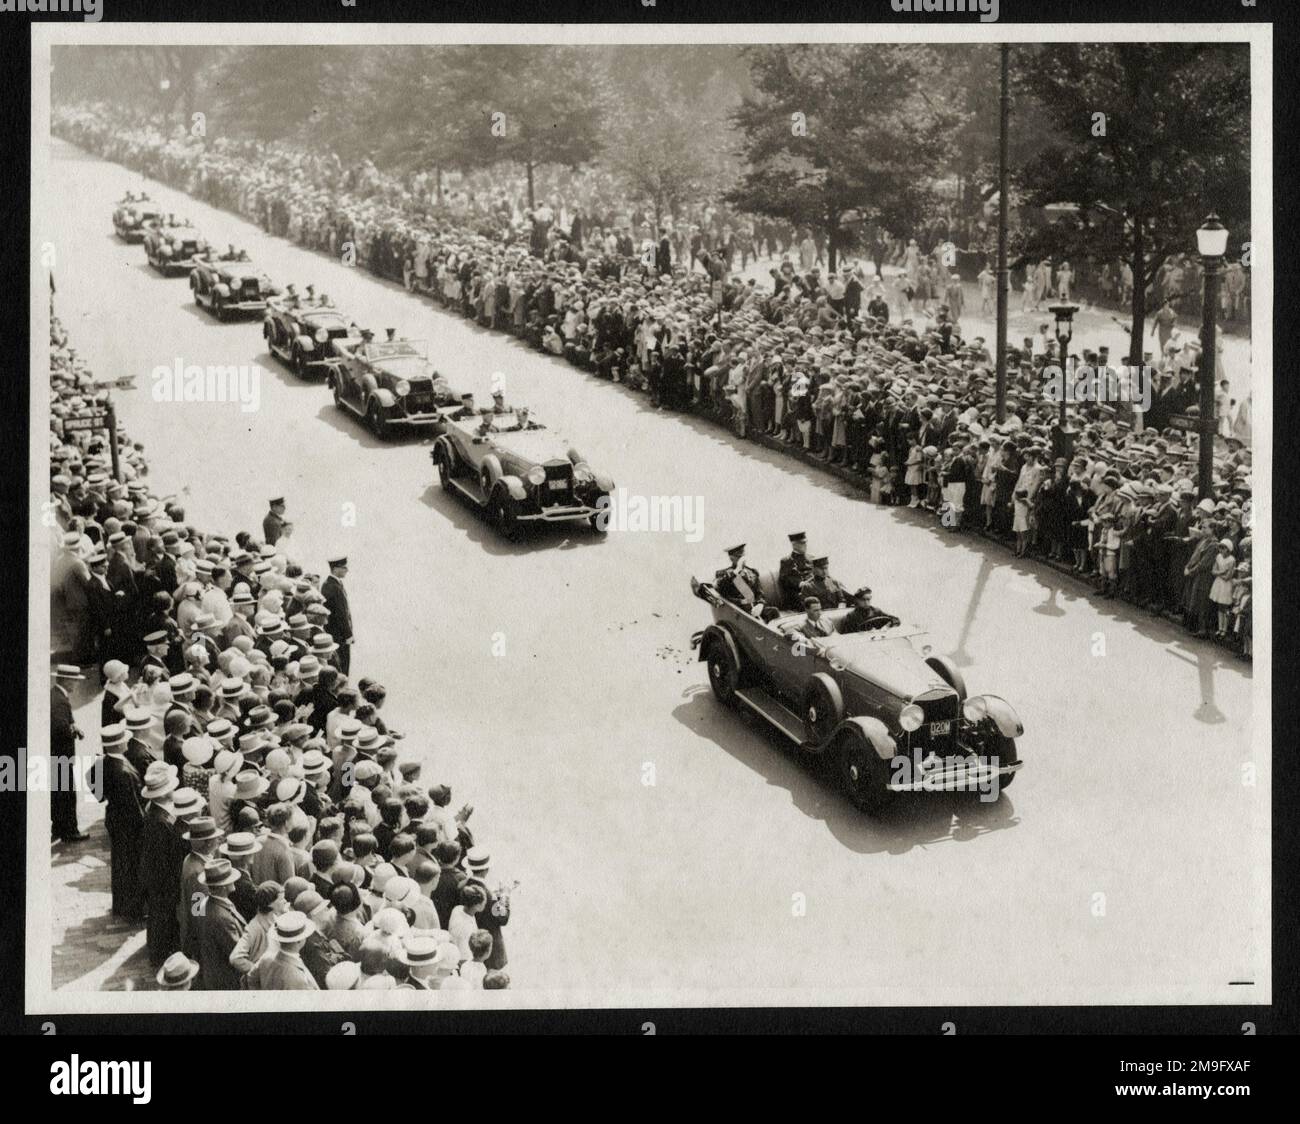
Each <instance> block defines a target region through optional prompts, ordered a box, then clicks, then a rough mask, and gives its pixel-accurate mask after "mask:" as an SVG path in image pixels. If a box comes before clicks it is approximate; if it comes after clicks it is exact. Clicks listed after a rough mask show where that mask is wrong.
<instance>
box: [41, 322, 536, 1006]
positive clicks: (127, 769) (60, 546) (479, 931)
mask: <svg viewBox="0 0 1300 1124" xmlns="http://www.w3.org/2000/svg"><path fill="white" fill-rule="evenodd" d="M106 393H107V391H106V390H105V388H104V386H103V385H102V384H100V383H98V382H97V381H96V379H95V378H94V376H93V374H92V373H91V371H90V370H89V369H88V368H87V365H86V363H85V361H84V359H82V358H81V357H80V356H78V355H77V353H76V351H75V349H73V348H71V347H69V346H68V339H67V335H66V332H65V330H64V328H63V326H62V324H61V323H60V322H59V320H58V319H57V318H55V317H53V316H52V319H51V337H50V405H51V428H50V435H49V456H50V469H51V479H50V489H51V491H50V495H51V500H50V502H49V504H48V505H47V506H46V508H45V520H46V524H47V525H48V526H49V527H50V533H51V536H52V542H51V549H52V551H53V558H52V567H51V578H52V606H51V621H52V633H53V634H54V637H53V640H54V647H55V658H56V660H58V661H61V662H57V663H56V664H55V666H54V668H53V671H52V676H53V685H52V689H51V757H52V759H53V760H54V761H55V762H59V763H61V764H60V765H59V768H60V770H61V771H60V773H59V776H60V780H59V782H58V783H56V784H55V786H54V788H55V791H53V793H52V795H51V826H52V834H53V837H54V840H55V841H56V843H61V844H63V845H84V844H86V841H87V839H88V836H87V835H86V834H85V833H83V832H82V831H81V829H80V827H79V825H78V823H77V795H78V791H79V790H80V789H82V788H85V787H88V788H89V790H90V791H92V792H94V793H95V795H96V796H97V797H98V798H99V799H100V800H102V801H103V802H104V803H105V805H106V808H105V826H106V829H107V835H108V840H109V848H110V853H109V856H108V859H109V863H110V866H111V891H112V912H113V914H114V916H115V917H117V918H118V919H120V921H121V922H123V923H127V924H137V925H142V926H144V928H145V929H146V946H147V950H148V957H149V960H150V964H151V967H152V969H153V971H154V972H156V973H157V975H156V979H157V982H158V985H159V987H161V988H164V989H188V988H200V989H205V990H218V991H219V990H234V989H252V990H315V989H319V988H328V989H342V990H346V989H351V988H359V989H380V990H382V989H390V988H400V989H415V990H463V989H477V988H486V989H499V988H505V987H508V986H509V977H508V975H507V973H506V970H505V969H506V948H505V941H504V934H503V927H504V926H505V925H506V924H507V922H508V920H509V917H510V894H511V891H512V889H513V886H512V885H502V884H500V883H499V882H498V881H497V880H496V879H495V878H493V877H492V874H491V860H490V856H489V854H488V851H487V850H486V849H485V848H484V847H483V846H482V844H481V841H479V840H476V839H475V835H474V832H473V831H472V829H471V828H470V825H469V820H470V817H471V813H472V811H473V809H472V807H471V806H469V805H465V806H463V807H461V808H460V809H459V811H456V810H454V809H453V808H452V805H451V790H450V789H449V788H448V787H447V786H446V785H444V784H433V785H432V786H430V785H429V783H428V782H427V781H426V780H422V777H421V773H422V764H421V762H420V761H416V760H412V759H411V757H412V755H411V754H404V753H403V752H402V749H401V747H402V746H403V744H404V738H403V734H402V733H401V732H399V731H398V730H396V729H394V728H393V727H392V726H391V725H390V724H389V721H388V710H387V709H386V705H385V704H386V700H387V692H386V690H385V689H384V687H383V685H382V684H381V683H380V682H379V681H378V680H377V679H375V678H374V677H373V676H360V677H357V676H354V675H353V674H352V673H351V670H350V659H349V658H348V655H347V652H348V642H349V641H350V638H351V619H350V617H351V613H350V609H348V607H347V600H346V592H345V591H344V589H343V583H344V579H345V578H346V574H347V559H344V558H334V559H331V560H329V566H330V570H329V575H328V576H326V577H324V578H323V579H322V577H321V575H319V574H315V573H311V572H308V571H307V570H305V569H304V567H303V566H302V565H301V564H300V562H299V561H297V560H295V559H294V557H293V556H292V548H291V545H290V544H291V542H292V534H291V529H290V527H289V525H287V524H286V523H285V522H284V521H283V520H281V519H279V517H278V515H277V514H276V512H277V508H278V505H277V504H276V503H275V501H273V510H272V512H271V514H270V515H269V516H268V519H267V520H266V521H264V523H263V534H262V536H261V537H260V538H259V537H255V536H254V535H253V534H251V533H249V532H247V531H240V532H238V533H237V534H235V535H233V536H227V535H224V534H213V533H207V532H204V531H201V530H199V529H198V528H197V527H195V526H194V525H193V524H192V523H190V522H189V521H188V520H187V518H186V513H185V511H184V509H183V508H182V507H181V506H180V505H179V504H178V503H177V501H176V499H175V498H174V497H171V498H163V499H160V498H159V497H157V496H156V495H155V494H154V493H153V491H152V489H151V487H150V481H149V469H148V464H147V461H146V459H145V456H144V449H143V447H142V446H141V445H140V444H139V443H134V442H132V441H131V440H130V437H129V435H128V434H127V432H126V429H125V427H124V426H123V425H122V424H121V423H120V422H119V423H118V432H117V443H118V448H119V466H118V469H117V471H116V472H115V471H114V467H113V463H112V456H111V449H110V444H109V440H108V436H107V434H106V433H105V432H104V431H102V430H92V429H83V428H80V427H78V426H77V425H75V424H71V423H72V422H73V419H76V418H84V417H87V416H92V415H93V413H94V411H95V410H96V408H99V409H100V410H102V409H103V407H104V405H105V403H104V396H105V394H106ZM271 516H275V518H272V517H271ZM286 532H289V533H286ZM92 694H93V696H97V697H98V705H97V706H95V707H94V713H95V718H96V721H95V723H94V724H95V726H97V727H98V729H97V730H95V731H93V732H91V733H90V737H89V738H88V740H87V744H88V745H89V746H91V747H96V748H98V749H99V751H100V753H99V755H98V756H95V757H94V758H93V761H92V763H91V764H90V767H89V769H88V770H87V771H85V772H84V774H82V775H84V777H85V779H86V784H85V785H81V784H78V783H76V782H75V781H74V780H73V779H72V778H71V777H70V776H69V771H72V772H74V773H75V771H76V770H77V769H79V768H80V767H81V766H84V764H85V762H86V757H84V756H83V757H81V758H80V765H79V764H78V760H79V759H78V756H77V742H78V741H79V740H81V739H82V738H83V737H85V733H86V732H83V730H82V729H81V728H80V727H79V726H78V724H77V721H76V720H75V719H74V713H75V711H76V710H77V709H78V708H80V707H81V706H83V705H85V704H86V703H87V702H89V701H90V700H91V698H92Z"/></svg>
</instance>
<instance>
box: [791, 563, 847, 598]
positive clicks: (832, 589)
mask: <svg viewBox="0 0 1300 1124" xmlns="http://www.w3.org/2000/svg"><path fill="white" fill-rule="evenodd" d="M830 562H831V560H830V559H829V558H827V557H826V556H824V555H823V556H822V557H821V558H814V559H813V560H812V577H810V578H808V580H807V581H805V582H803V584H801V585H800V586H799V596H800V597H804V598H807V597H815V598H817V600H818V601H820V602H821V604H822V608H830V609H835V608H838V607H839V606H841V605H847V604H848V601H849V594H848V590H846V589H845V588H844V587H843V586H842V585H840V583H839V582H837V581H836V580H835V579H834V578H833V577H831V576H830V574H829V573H828V572H827V567H829V566H830Z"/></svg>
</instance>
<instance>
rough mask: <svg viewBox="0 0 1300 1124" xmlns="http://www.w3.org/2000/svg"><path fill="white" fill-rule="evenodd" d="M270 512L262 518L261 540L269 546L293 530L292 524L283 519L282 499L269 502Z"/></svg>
mask: <svg viewBox="0 0 1300 1124" xmlns="http://www.w3.org/2000/svg"><path fill="white" fill-rule="evenodd" d="M270 506H271V510H270V511H268V512H267V513H266V515H265V516H263V518H262V538H263V540H264V541H265V542H266V543H267V544H268V545H270V546H274V545H275V544H276V543H277V542H278V541H279V540H280V539H282V538H283V537H284V536H285V535H287V534H288V533H289V532H290V531H291V530H293V524H292V523H290V522H289V521H288V520H287V519H285V517H284V497H283V496H277V497H276V498H275V499H273V500H272V501H271V505H270Z"/></svg>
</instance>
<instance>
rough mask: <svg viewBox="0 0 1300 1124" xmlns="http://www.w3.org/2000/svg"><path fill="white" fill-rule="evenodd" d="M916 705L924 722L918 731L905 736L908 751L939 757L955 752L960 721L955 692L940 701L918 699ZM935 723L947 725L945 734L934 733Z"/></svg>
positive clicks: (959, 703) (958, 702)
mask: <svg viewBox="0 0 1300 1124" xmlns="http://www.w3.org/2000/svg"><path fill="white" fill-rule="evenodd" d="M917 705H918V706H919V707H920V708H921V710H922V711H923V712H924V714H925V722H924V723H922V725H921V728H920V729H919V730H913V731H912V733H910V734H908V736H907V747H908V749H909V750H920V751H921V752H922V753H930V752H934V753H937V754H939V755H940V756H941V757H942V756H945V755H946V754H949V753H955V752H956V751H957V727H958V723H959V721H960V719H961V701H960V700H959V699H958V698H957V694H956V692H953V693H952V694H950V695H945V696H944V697H943V698H940V699H918V700H917ZM935 722H947V723H949V726H948V732H947V733H946V734H936V733H935V732H934V723H935Z"/></svg>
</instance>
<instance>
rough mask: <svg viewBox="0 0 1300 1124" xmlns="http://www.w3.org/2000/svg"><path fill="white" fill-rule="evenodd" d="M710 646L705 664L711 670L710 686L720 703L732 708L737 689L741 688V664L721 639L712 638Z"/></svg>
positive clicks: (705, 657) (705, 655) (706, 653)
mask: <svg viewBox="0 0 1300 1124" xmlns="http://www.w3.org/2000/svg"><path fill="white" fill-rule="evenodd" d="M708 645H709V647H708V650H707V651H706V652H705V654H704V662H705V665H706V666H707V667H708V669H709V686H710V687H712V688H713V693H714V695H715V696H717V699H718V701H719V702H720V703H723V704H725V705H726V706H731V705H732V704H733V703H734V702H735V700H736V688H737V687H739V686H740V664H739V663H738V662H737V661H736V657H735V656H734V655H732V652H731V648H730V646H729V645H728V644H727V643H726V642H725V641H724V640H723V639H722V638H721V637H719V636H713V637H711V638H710V639H709V641H708Z"/></svg>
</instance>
